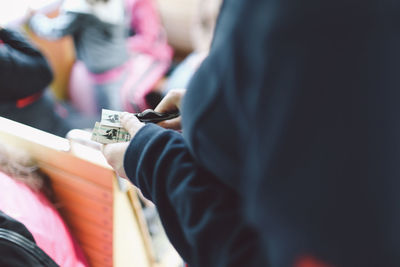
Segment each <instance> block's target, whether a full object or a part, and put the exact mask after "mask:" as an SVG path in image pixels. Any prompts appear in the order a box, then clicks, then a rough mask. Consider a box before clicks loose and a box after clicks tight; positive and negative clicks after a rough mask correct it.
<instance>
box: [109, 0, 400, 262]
mask: <svg viewBox="0 0 400 267" xmlns="http://www.w3.org/2000/svg"><path fill="white" fill-rule="evenodd" d="M399 12H400V3H398V2H393V1H386V0H383V1H382V0H380V1H377V0H376V1H360V0H354V1H348V0H346V1H345V0H336V1H310V0H306V1H301V2H300V1H293V0H286V1H282V0H280V1H278V0H272V1H266V0H255V1H246V0H242V1H234V0H225V1H224V4H223V7H222V10H221V13H220V15H219V19H218V23H217V27H216V31H215V35H214V40H213V44H212V47H211V50H210V54H209V56H208V57H207V58H206V59H205V61H204V62H203V64H202V65H201V66H200V68H199V70H198V71H197V72H196V74H195V75H194V77H193V78H192V80H191V83H190V85H189V87H188V90H187V92H186V94H185V96H184V98H183V103H182V107H181V112H182V135H181V134H180V133H178V132H173V131H170V130H166V129H163V128H161V127H159V126H156V125H151V124H147V125H145V126H143V125H142V124H141V123H139V122H138V121H137V120H136V119H135V117H133V116H130V115H126V116H125V117H124V126H125V127H126V128H127V129H129V131H130V132H131V134H132V135H134V137H133V139H132V141H131V142H130V143H126V144H125V143H122V144H112V145H106V146H105V147H104V149H103V153H104V154H105V156H106V158H107V160H108V161H109V163H110V164H111V165H112V166H113V167H114V168H115V169H116V170H117V171H118V173H120V174H121V175H126V177H128V178H129V179H130V180H131V181H132V182H133V183H134V184H135V185H136V186H138V187H139V188H140V189H141V190H142V192H143V194H144V195H145V196H147V197H148V198H150V199H151V200H152V201H153V202H154V203H155V204H156V205H157V206H158V209H159V212H160V216H161V219H162V220H163V222H164V226H165V228H166V230H167V232H168V234H169V237H170V240H171V242H172V243H173V244H174V245H175V247H176V248H177V250H178V252H180V253H181V255H182V257H183V258H184V259H185V260H186V261H187V262H188V264H189V266H192V267H194V266H207V267H210V266H218V267H221V266H246V267H247V266H279V267H280V266H295V267H303V266H321V267H322V266H340V267H343V266H344V267H347V266H348V267H353V266H390V267H391V266H393V267H394V266H400V232H399V231H400V230H399V227H398V226H399V225H400V207H399V206H400V199H399V198H400V194H398V192H397V191H398V190H397V189H398V188H399V186H400V180H399V179H398V177H399V176H400V167H399V166H400V165H399V163H398V160H399V158H400V145H399V143H400V120H399V119H398V117H397V116H398V114H400V105H399V104H398V100H399V99H400V90H399V88H400V75H398V72H399V71H400V53H398V47H399V46H400V19H399V16H398V13H399ZM229 194H231V195H230V196H229ZM224 201H226V203H225V204H224ZM233 210H236V216H235V217H229V216H228V217H227V214H228V215H229V214H232V213H231V212H232V211H233ZM232 218H234V220H232ZM243 225H245V226H246V227H247V229H249V228H250V229H252V231H250V232H249V231H244V230H243V229H244V228H243ZM227 232H228V233H227ZM254 232H255V233H256V234H254ZM238 233H240V234H241V236H240V237H241V238H240V237H239V236H238ZM257 238H260V240H261V242H258V241H257ZM249 245H251V246H253V247H252V249H251V250H250V251H251V252H252V253H253V254H252V255H249V254H246V249H247V248H248V247H249ZM246 261H248V262H246Z"/></svg>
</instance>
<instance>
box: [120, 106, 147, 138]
mask: <svg viewBox="0 0 400 267" xmlns="http://www.w3.org/2000/svg"><path fill="white" fill-rule="evenodd" d="M121 124H122V127H124V128H125V129H126V130H127V131H128V132H129V134H130V135H131V136H132V137H133V136H134V135H135V134H136V132H137V131H138V130H139V129H140V128H141V127H143V126H144V123H142V122H140V121H139V119H138V118H136V116H135V115H133V114H132V113H128V112H124V113H122V114H121Z"/></svg>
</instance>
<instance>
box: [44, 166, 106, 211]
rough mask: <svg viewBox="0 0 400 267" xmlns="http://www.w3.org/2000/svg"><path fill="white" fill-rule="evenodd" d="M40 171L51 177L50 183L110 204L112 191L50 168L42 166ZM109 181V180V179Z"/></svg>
mask: <svg viewBox="0 0 400 267" xmlns="http://www.w3.org/2000/svg"><path fill="white" fill-rule="evenodd" d="M42 170H43V171H44V172H45V173H46V174H48V175H49V176H51V177H52V183H53V184H57V185H59V186H63V187H65V188H68V189H70V190H71V191H74V192H76V193H78V194H81V195H84V196H85V197H87V198H90V199H93V200H95V201H99V202H105V203H107V204H112V200H113V195H112V191H111V190H110V189H108V188H105V187H102V186H100V185H98V184H96V183H93V182H91V181H87V180H84V179H82V178H81V177H79V176H76V175H72V174H70V173H67V172H63V171H61V170H59V169H56V168H54V167H52V166H42ZM110 179H111V178H110Z"/></svg>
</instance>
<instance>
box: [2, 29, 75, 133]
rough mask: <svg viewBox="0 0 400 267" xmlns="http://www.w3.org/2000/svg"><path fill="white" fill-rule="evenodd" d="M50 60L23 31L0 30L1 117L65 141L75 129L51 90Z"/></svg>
mask: <svg viewBox="0 0 400 267" xmlns="http://www.w3.org/2000/svg"><path fill="white" fill-rule="evenodd" d="M52 79H53V73H52V70H51V67H50V66H49V64H48V62H47V60H46V59H45V57H44V56H43V54H42V53H41V51H39V50H38V49H37V48H36V47H34V46H33V45H32V44H31V43H30V41H29V40H28V39H27V38H26V37H25V36H24V35H23V34H22V33H21V32H19V31H17V30H11V29H4V28H1V27H0V103H1V104H0V116H2V117H5V118H8V119H11V120H14V121H17V122H20V123H23V124H26V125H29V126H32V127H34V128H37V129H40V130H43V131H46V132H49V133H52V134H55V135H58V136H61V137H64V136H65V135H66V133H67V132H68V131H69V130H70V129H72V126H71V125H70V123H69V122H68V121H67V120H65V118H63V117H61V114H59V113H58V112H57V108H56V102H55V100H54V98H53V96H52V94H51V92H50V91H49V90H47V88H48V86H49V85H50V83H51V81H52Z"/></svg>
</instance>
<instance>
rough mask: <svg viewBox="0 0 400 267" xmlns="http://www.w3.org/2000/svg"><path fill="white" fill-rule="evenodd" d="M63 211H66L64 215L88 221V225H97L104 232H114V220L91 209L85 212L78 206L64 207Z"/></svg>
mask: <svg viewBox="0 0 400 267" xmlns="http://www.w3.org/2000/svg"><path fill="white" fill-rule="evenodd" d="M62 209H63V210H64V213H67V214H70V216H71V217H77V218H79V219H82V220H85V221H87V222H88V223H92V224H95V225H97V226H98V227H101V228H103V229H104V230H109V231H110V232H111V231H112V227H113V219H112V218H108V217H105V216H103V215H102V214H100V213H98V212H94V211H93V210H91V209H87V210H84V209H82V208H81V207H80V206H78V205H64V206H63V207H62Z"/></svg>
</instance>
